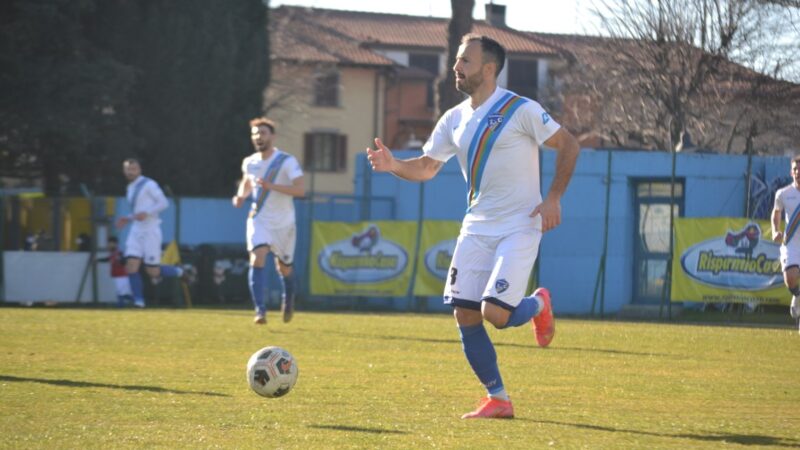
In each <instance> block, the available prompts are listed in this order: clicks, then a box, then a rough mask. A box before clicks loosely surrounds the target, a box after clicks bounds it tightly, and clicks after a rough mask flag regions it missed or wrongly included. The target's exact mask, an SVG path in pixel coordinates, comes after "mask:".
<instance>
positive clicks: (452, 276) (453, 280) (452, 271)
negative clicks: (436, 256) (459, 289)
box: [450, 267, 458, 286]
mask: <svg viewBox="0 0 800 450" xmlns="http://www.w3.org/2000/svg"><path fill="white" fill-rule="evenodd" d="M456 275H458V269H456V268H455V267H451V268H450V285H451V286H452V285H454V284H456Z"/></svg>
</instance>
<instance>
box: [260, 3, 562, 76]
mask: <svg viewBox="0 0 800 450" xmlns="http://www.w3.org/2000/svg"><path fill="white" fill-rule="evenodd" d="M448 21H449V19H442V18H432V17H418V16H406V15H402V14H380V13H367V12H358V11H339V10H332V9H319V8H305V7H297V6H285V5H284V6H281V7H279V8H276V9H273V10H272V11H271V17H270V31H271V33H270V36H271V38H272V46H273V50H274V51H273V54H274V57H276V58H279V59H289V60H296V61H307V62H332V63H333V62H338V63H342V64H364V65H379V66H381V65H392V61H391V60H389V59H388V58H386V57H384V56H382V55H380V54H379V53H377V52H375V51H373V50H372V49H390V48H418V49H432V50H437V51H444V50H445V48H446V46H447V23H448ZM472 31H473V32H475V33H479V34H485V35H487V36H490V37H492V38H494V39H496V40H497V41H498V42H500V43H501V44H502V45H503V46H504V47H505V48H506V50H507V51H508V52H509V53H517V54H519V53H524V54H531V55H537V56H556V55H559V54H560V50H559V49H558V48H556V47H554V46H552V45H549V44H548V43H546V42H542V41H540V40H536V39H532V38H530V37H529V36H527V35H526V34H525V33H522V32H518V31H515V30H512V29H509V28H500V27H493V26H491V25H489V24H488V23H486V22H484V21H475V22H474V23H473V29H472Z"/></svg>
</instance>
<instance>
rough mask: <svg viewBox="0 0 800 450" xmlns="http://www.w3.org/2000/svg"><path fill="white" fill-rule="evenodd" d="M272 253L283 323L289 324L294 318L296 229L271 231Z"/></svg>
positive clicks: (288, 228)
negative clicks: (279, 281) (277, 280)
mask: <svg viewBox="0 0 800 450" xmlns="http://www.w3.org/2000/svg"><path fill="white" fill-rule="evenodd" d="M272 234H273V237H274V239H273V245H272V247H271V249H272V253H273V254H274V255H275V269H276V270H277V271H278V277H279V278H280V280H281V313H282V315H283V321H284V322H289V321H291V320H292V317H293V316H294V301H295V291H296V288H297V280H296V279H295V274H294V268H293V264H294V249H295V242H296V234H297V233H296V228H295V227H294V226H291V227H286V228H283V229H281V230H273V231H272Z"/></svg>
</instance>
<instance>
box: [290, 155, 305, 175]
mask: <svg viewBox="0 0 800 450" xmlns="http://www.w3.org/2000/svg"><path fill="white" fill-rule="evenodd" d="M286 175H288V176H289V179H290V180H296V179H298V178H300V177H302V176H303V169H302V168H301V167H300V163H299V162H298V161H297V158H295V157H294V156H289V159H287V160H286Z"/></svg>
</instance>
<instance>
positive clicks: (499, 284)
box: [494, 278, 508, 294]
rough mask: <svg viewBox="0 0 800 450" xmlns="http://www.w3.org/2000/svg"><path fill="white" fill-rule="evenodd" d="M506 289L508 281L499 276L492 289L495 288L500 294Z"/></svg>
mask: <svg viewBox="0 0 800 450" xmlns="http://www.w3.org/2000/svg"><path fill="white" fill-rule="evenodd" d="M506 289H508V281H506V280H505V279H502V278H501V279H499V280H497V281H496V282H495V283H494V290H496V291H497V293H498V294H502V293H503V292H505V291H506Z"/></svg>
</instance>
